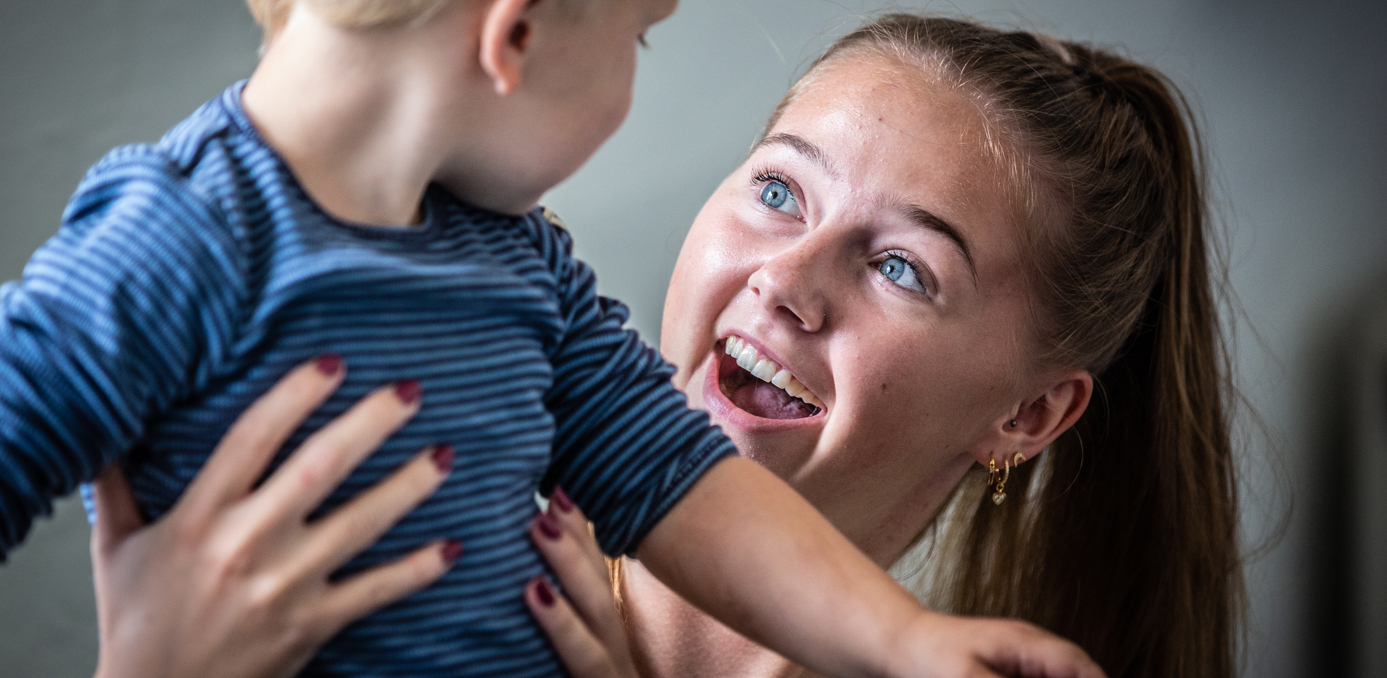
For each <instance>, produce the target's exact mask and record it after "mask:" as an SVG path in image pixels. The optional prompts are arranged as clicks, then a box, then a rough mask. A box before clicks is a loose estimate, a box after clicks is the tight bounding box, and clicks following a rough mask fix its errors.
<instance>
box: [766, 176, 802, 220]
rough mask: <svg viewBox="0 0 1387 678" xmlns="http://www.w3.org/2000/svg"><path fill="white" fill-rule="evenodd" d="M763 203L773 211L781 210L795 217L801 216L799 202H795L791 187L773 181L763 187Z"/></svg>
mask: <svg viewBox="0 0 1387 678" xmlns="http://www.w3.org/2000/svg"><path fill="white" fill-rule="evenodd" d="M761 202H762V203H763V204H765V205H766V207H769V208H771V209H775V210H780V211H781V212H784V213H786V214H789V215H790V216H793V217H798V216H799V202H797V201H796V200H795V196H794V194H793V193H790V187H789V186H786V185H785V184H783V183H781V182H779V181H776V180H774V179H771V180H769V181H767V182H766V184H765V185H764V186H762V187H761Z"/></svg>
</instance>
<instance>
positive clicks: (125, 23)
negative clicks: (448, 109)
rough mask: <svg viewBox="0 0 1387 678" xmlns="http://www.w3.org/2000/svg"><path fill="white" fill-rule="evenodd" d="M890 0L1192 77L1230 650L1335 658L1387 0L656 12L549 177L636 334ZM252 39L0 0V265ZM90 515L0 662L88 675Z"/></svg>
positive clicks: (12, 597) (209, 18)
mask: <svg viewBox="0 0 1387 678" xmlns="http://www.w3.org/2000/svg"><path fill="white" fill-rule="evenodd" d="M893 7H899V8H908V9H918V8H927V9H930V10H934V11H941V12H947V13H952V14H967V15H972V16H977V17H980V18H982V19H985V20H988V21H992V22H997V23H1003V24H1010V25H1019V26H1022V27H1026V28H1037V29H1040V30H1044V31H1046V32H1050V33H1054V34H1057V35H1061V36H1065V37H1070V38H1079V39H1088V40H1094V41H1097V42H1100V43H1107V44H1118V45H1122V46H1124V48H1125V49H1126V50H1127V51H1128V52H1129V53H1130V54H1132V55H1133V56H1135V57H1137V58H1139V59H1142V60H1145V61H1148V62H1152V63H1154V64H1156V65H1157V66H1158V67H1160V68H1162V69H1163V70H1165V71H1166V72H1167V73H1169V74H1170V75H1171V76H1173V77H1174V79H1175V80H1176V81H1177V82H1178V83H1180V84H1181V86H1182V87H1184V88H1185V90H1186V92H1187V93H1188V94H1190V95H1191V97H1192V99H1193V101H1194V102H1195V105H1196V107H1197V108H1198V109H1199V111H1200V112H1201V113H1202V115H1203V117H1204V120H1203V122H1204V125H1205V127H1204V129H1205V132H1206V134H1207V139H1208V142H1209V147H1210V150H1211V153H1212V156H1213V170H1214V177H1215V180H1216V182H1217V186H1218V189H1219V192H1218V198H1219V206H1220V210H1221V214H1222V215H1223V218H1224V224H1225V226H1226V231H1227V237H1226V240H1227V250H1228V255H1229V260H1230V264H1231V288H1232V291H1233V293H1234V294H1235V295H1236V297H1237V301H1238V304H1239V309H1240V310H1239V312H1237V313H1235V314H1230V317H1229V318H1228V325H1229V328H1230V330H1231V331H1232V332H1233V335H1234V338H1235V341H1236V345H1237V346H1236V347H1237V354H1236V365H1237V370H1238V373H1237V380H1238V384H1239V386H1240V387H1241V389H1242V390H1243V391H1244V393H1245V394H1246V397H1247V403H1248V406H1249V407H1248V409H1247V411H1245V412H1244V413H1243V415H1242V416H1241V419H1240V431H1241V433H1240V435H1241V436H1242V439H1243V442H1244V447H1245V456H1244V463H1245V469H1246V473H1245V478H1246V482H1245V484H1244V497H1245V505H1244V511H1245V515H1246V518H1245V521H1244V522H1245V532H1246V537H1247V540H1248V548H1249V552H1251V551H1253V550H1254V548H1255V547H1257V546H1259V545H1260V546H1263V547H1264V548H1261V549H1259V550H1257V553H1255V554H1254V556H1255V557H1254V558H1253V559H1252V560H1251V562H1250V565H1249V569H1248V575H1249V583H1250V587H1251V593H1252V615H1251V620H1250V634H1249V648H1248V650H1249V651H1248V663H1247V671H1246V673H1247V674H1248V675H1252V676H1317V675H1345V673H1346V672H1349V671H1350V670H1351V669H1352V668H1353V662H1352V657H1354V656H1355V655H1354V652H1355V649H1356V648H1368V647H1371V645H1370V644H1371V643H1377V644H1379V645H1380V644H1381V641H1382V640H1383V639H1384V638H1387V634H1383V633H1380V632H1381V631H1382V630H1383V629H1382V627H1381V626H1378V627H1376V630H1371V629H1365V628H1364V627H1363V626H1362V624H1361V623H1360V622H1359V621H1357V620H1356V618H1355V615H1359V616H1360V617H1361V616H1363V615H1366V614H1377V615H1378V618H1379V619H1381V614H1382V610H1381V606H1382V604H1383V602H1382V601H1383V600H1384V598H1383V593H1382V589H1381V588H1378V589H1376V591H1377V592H1376V593H1375V594H1374V593H1373V592H1372V591H1370V590H1368V591H1365V590H1364V589H1363V588H1360V585H1362V584H1363V582H1364V579H1363V577H1364V576H1366V575H1375V574H1376V575H1378V576H1381V575H1380V574H1379V573H1375V572H1363V571H1361V570H1358V569H1355V567H1354V564H1353V561H1352V560H1351V558H1350V557H1349V554H1350V553H1351V552H1353V551H1354V549H1355V548H1359V547H1361V546H1362V545H1363V543H1364V542H1365V541H1366V542H1368V543H1371V544H1374V545H1379V546H1380V544H1381V543H1383V541H1384V540H1387V535H1383V534H1380V533H1379V534H1376V535H1368V534H1365V533H1364V532H1363V530H1362V526H1363V525H1365V524H1368V522H1367V519H1368V518H1369V517H1374V518H1375V519H1376V520H1377V521H1379V522H1378V523H1377V524H1379V525H1381V524H1382V523H1381V520H1382V515H1381V514H1380V513H1379V514H1376V515H1375V516H1364V515H1362V510H1363V509H1362V508H1361V507H1362V506H1366V503H1365V502H1366V501H1367V500H1368V498H1370V497H1371V495H1372V494H1373V493H1374V492H1377V493H1380V492H1387V478H1381V479H1374V478H1366V479H1365V478H1359V479H1358V484H1359V486H1361V487H1362V488H1366V491H1359V492H1357V493H1355V491H1354V490H1352V486H1353V481H1354V478H1355V476H1356V471H1355V468H1357V467H1356V466H1355V462H1354V460H1353V457H1352V456H1351V453H1350V452H1349V451H1348V447H1347V445H1348V443H1349V438H1348V436H1347V434H1346V433H1345V431H1346V430H1347V427H1348V426H1350V424H1351V423H1352V422H1350V421H1348V419H1347V415H1346V414H1345V413H1346V412H1347V410H1348V407H1347V403H1348V400H1347V399H1348V397H1349V396H1347V395H1346V393H1347V390H1346V386H1345V384H1346V383H1347V380H1348V378H1349V377H1350V376H1351V375H1352V373H1353V372H1354V367H1355V366H1354V365H1353V364H1351V362H1350V361H1348V360H1347V359H1346V358H1345V357H1344V355H1345V353H1344V347H1345V346H1346V345H1347V344H1346V342H1348V341H1349V339H1350V338H1351V337H1352V336H1353V335H1354V332H1355V329H1354V328H1355V327H1357V325H1358V323H1359V322H1360V318H1359V317H1358V316H1359V314H1360V313H1361V311H1360V310H1359V309H1361V308H1363V307H1365V306H1370V305H1378V304H1374V303H1372V302H1374V301H1375V300H1381V299H1382V298H1383V296H1384V292H1387V190H1384V188H1383V184H1384V179H1387V135H1385V134H1384V132H1387V123H1385V122H1384V116H1383V113H1384V109H1385V108H1387V106H1385V105H1387V68H1384V66H1387V58H1384V57H1383V50H1384V48H1387V38H1384V36H1387V10H1385V9H1384V4H1382V3H1367V2H1364V3H1354V2H1348V1H1339V0H1334V1H1329V2H1270V3H1267V2H1249V1H1247V0H1225V1H1221V2H1214V1H1212V0H1149V1H1145V2H1102V1H1099V0H1034V1H1032V2H1020V1H1006V0H978V1H976V2H974V1H962V0H960V1H959V2H957V3H956V4H954V3H939V2H933V3H921V2H900V3H890V4H888V3H885V2H880V1H876V0H686V2H685V3H684V5H683V7H681V8H680V10H679V12H678V13H677V14H676V15H675V16H674V18H672V19H671V20H670V21H668V22H667V23H665V24H662V25H660V26H658V27H657V28H656V29H655V30H654V31H652V33H651V35H650V38H651V43H652V45H653V48H652V49H651V50H650V51H649V52H648V53H646V54H643V55H642V62H641V71H640V76H639V78H638V82H637V95H636V104H635V108H634V109H633V111H632V113H631V117H630V119H629V120H628V121H627V123H626V125H625V126H624V127H623V128H622V130H621V131H620V132H619V133H618V134H617V136H616V137H615V138H613V139H612V140H611V141H610V142H609V143H608V144H607V145H606V147H604V148H603V150H602V151H601V152H600V153H599V154H598V155H597V157H595V158H594V159H593V161H592V162H591V163H590V164H589V165H588V166H587V167H586V168H585V169H583V170H582V172H581V173H580V174H579V175H577V176H575V177H574V178H573V179H571V180H570V181H568V182H567V183H565V184H564V185H563V186H560V187H559V188H557V189H555V191H554V192H553V194H552V195H551V196H550V198H549V200H548V202H549V204H550V205H551V206H553V207H554V208H555V209H557V210H558V212H559V213H560V214H562V215H563V216H564V218H565V219H566V220H567V221H568V223H569V224H570V226H571V227H572V228H573V230H574V231H575V234H576V237H577V241H578V251H579V253H580V255H582V256H583V257H585V258H586V259H587V260H588V261H590V262H592V263H593V264H594V265H595V266H596V268H597V270H598V272H599V275H600V277H601V280H602V289H603V291H604V292H605V293H607V294H610V295H613V296H616V297H619V298H621V299H624V300H626V301H627V302H628V303H630V305H631V306H632V307H633V309H634V318H633V322H634V324H635V326H636V327H637V328H639V329H640V330H641V331H642V332H643V333H644V334H645V335H646V336H647V337H648V338H649V339H651V340H652V341H653V340H656V339H658V336H657V332H658V329H659V318H660V308H661V304H662V299H663V291H664V287H665V282H666V281H667V279H668V275H669V271H670V269H671V267H672V265H673V262H674V258H675V256H676V254H677V252H678V249H679V245H680V243H681V241H682V238H683V234H684V232H685V229H686V228H687V226H688V224H689V223H690V222H691V220H692V219H693V216H694V214H695V213H696V212H697V210H698V208H699V207H700V205H701V204H702V201H703V199H704V198H705V197H706V196H707V195H708V194H709V193H710V192H711V191H712V189H713V188H714V187H715V186H716V185H717V183H718V182H719V181H720V180H721V178H722V177H723V176H724V175H725V173H726V172H727V171H729V170H730V169H731V168H732V167H734V166H735V165H736V164H737V163H738V162H739V161H740V159H741V157H742V155H743V154H744V153H745V151H746V149H747V148H748V145H749V144H750V143H751V142H752V140H753V139H754V137H755V135H756V132H757V131H758V129H759V127H760V125H761V124H762V121H763V119H764V117H765V115H766V114H767V113H768V112H769V110H770V109H771V107H772V106H773V105H774V104H775V102H776V101H777V100H778V98H779V97H780V95H781V94H782V93H783V91H784V90H785V88H786V87H787V85H788V84H789V83H790V82H791V81H792V80H793V77H794V75H795V74H796V73H797V72H798V71H799V70H800V69H801V68H802V67H803V66H804V65H805V64H806V63H807V61H808V60H810V59H811V58H812V57H813V56H814V55H815V54H817V52H818V51H819V50H820V49H822V48H823V47H824V46H825V45H826V44H827V43H828V42H829V41H830V40H832V39H833V38H834V37H836V36H837V35H840V34H842V33H843V32H845V31H847V30H849V29H850V28H852V27H853V26H855V25H856V24H857V23H858V21H859V16H860V15H862V14H867V13H872V12H878V11H881V10H883V9H889V8H893ZM258 39H259V36H258V31H257V29H256V28H255V26H254V25H253V23H252V22H251V21H250V19H249V17H248V15H247V13H246V11H245V10H244V8H243V6H242V5H241V3H240V2H238V1H237V0H200V1H199V2H187V1H184V2H177V1H174V0H4V2H3V3H0V280H3V279H13V278H16V277H18V276H19V275H20V273H21V269H22V266H23V264H24V262H25V260H26V259H27V258H28V256H29V254H30V253H31V252H32V251H33V250H34V249H35V248H36V247H37V246H38V245H39V244H40V243H42V242H43V240H44V239H46V238H48V237H49V236H51V235H52V234H53V232H54V231H55V230H56V228H57V224H58V219H59V215H60V213H61V211H62V209H63V205H64V204H65V202H66V200H67V197H68V196H69V195H70V193H71V191H72V189H73V187H74V186H75V185H76V183H77V181H78V179H79V178H80V177H81V176H82V174H83V172H84V171H85V169H86V167H87V166H89V165H90V164H91V163H93V162H94V161H96V160H97V159H98V158H99V157H100V156H101V155H102V154H103V153H104V152H105V151H106V150H107V149H109V148H111V147H112V146H115V145H118V144H122V143H128V142H133V141H152V140H155V139H157V138H158V136H159V135H160V134H161V133H162V132H163V130H165V129H167V128H168V127H169V126H171V125H172V124H174V123H175V122H177V121H178V120H180V119H181V118H183V117H184V116H185V115H187V113H188V112H190V111H191V110H192V109H193V108H194V107H196V106H197V105H198V104H200V103H201V102H203V101H204V100H206V99H208V98H210V97H212V96H214V95H215V94H216V93H217V92H218V91H220V90H221V89H222V88H223V87H224V86H225V85H227V84H229V83H231V82H233V81H234V80H237V79H239V78H242V77H245V76H247V75H248V74H249V73H250V72H251V70H252V68H253V67H254V65H255V53H256V47H257V44H258ZM1379 468H1381V465H1379ZM1115 482H1121V480H1120V479H1116V480H1115ZM1292 504H1294V511H1293V512H1292V513H1289V514H1288V511H1290V509H1291V506H1292ZM1378 506H1379V507H1380V506H1381V503H1379V504H1378ZM1286 515H1290V516H1291V519H1290V522H1289V524H1288V527H1287V529H1286V530H1285V532H1284V538H1283V539H1281V540H1280V541H1277V542H1271V543H1268V542H1267V541H1266V540H1267V538H1268V537H1269V536H1270V535H1273V534H1275V533H1277V532H1278V529H1277V528H1278V525H1279V524H1280V523H1281V519H1282V517H1283V516H1286ZM87 535H88V530H87V527H86V525H85V523H84V520H83V518H82V515H81V509H80V505H79V504H78V502H76V501H75V500H72V499H69V500H66V501H64V502H61V503H60V504H59V505H58V507H57V510H56V513H55V515H54V517H53V518H52V519H49V520H44V521H42V522H41V523H40V524H39V525H38V527H37V528H36V530H35V531H34V533H33V535H32V536H31V537H30V539H29V541H28V543H27V544H26V545H25V546H24V547H23V548H21V549H20V550H19V551H18V552H17V553H15V554H14V556H13V558H12V559H11V561H10V562H9V563H8V564H6V565H3V566H0V676H5V677H9V676H54V677H62V676H83V675H90V673H91V671H92V669H93V667H94V666H95V658H96V649H95V648H96V630H95V623H94V614H95V612H94V606H93V603H92V600H91V583H90V581H91V580H90V576H91V573H90V565H89V562H88V556H87V552H86V539H87ZM1379 550H1380V549H1379ZM1354 577H1359V578H1358V579H1355V578H1354ZM1378 585H1379V586H1380V585H1381V584H1380V580H1379V584H1378ZM1365 595H1375V596H1376V598H1375V600H1376V601H1377V602H1376V603H1372V602H1363V601H1364V600H1365V597H1364V596H1365ZM1366 600H1369V601H1371V600H1374V598H1371V597H1370V598H1366ZM1379 651H1380V650H1379ZM1364 675H1366V674H1364ZM1378 675H1382V674H1378Z"/></svg>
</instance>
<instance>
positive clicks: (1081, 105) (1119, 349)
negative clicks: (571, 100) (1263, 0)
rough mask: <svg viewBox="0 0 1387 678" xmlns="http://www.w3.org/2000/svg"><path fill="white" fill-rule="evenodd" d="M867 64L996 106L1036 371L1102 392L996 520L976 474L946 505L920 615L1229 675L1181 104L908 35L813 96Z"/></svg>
mask: <svg viewBox="0 0 1387 678" xmlns="http://www.w3.org/2000/svg"><path fill="white" fill-rule="evenodd" d="M859 54H870V55H876V56H882V57H887V58H895V59H901V60H904V61H906V62H907V63H913V64H917V65H919V66H920V67H922V68H929V69H933V73H934V74H936V75H943V76H944V77H946V78H953V79H954V80H955V81H956V83H957V84H959V85H961V86H963V87H965V88H969V89H970V90H971V91H972V92H973V93H975V94H976V95H977V96H979V97H980V98H982V99H984V100H988V101H991V102H993V103H995V104H997V105H995V106H990V107H988V108H987V110H989V111H990V113H989V115H990V116H992V117H993V118H996V119H994V120H992V121H991V122H992V123H995V124H996V125H997V126H998V128H999V129H1000V130H1002V131H1003V134H1004V135H1005V136H1009V137H1010V140H1011V141H1012V144H1011V146H1010V147H1011V149H1012V150H1011V152H1010V161H1011V162H1012V163H1013V168H1012V169H1013V171H1012V176H1015V177H1018V178H1019V179H1018V183H1019V184H1021V186H1020V187H1019V188H1018V191H1019V194H1018V203H1019V205H1020V206H1021V210H1020V211H1021V213H1022V218H1021V221H1022V223H1023V226H1024V227H1023V237H1024V238H1025V241H1026V242H1025V244H1026V246H1027V247H1029V248H1030V249H1031V250H1032V251H1033V253H1034V254H1033V256H1032V257H1029V259H1031V260H1033V261H1035V262H1036V263H1035V269H1034V270H1033V271H1031V272H1030V275H1031V279H1032V289H1033V290H1035V295H1034V296H1035V316H1036V318H1037V325H1038V326H1039V331H1038V334H1039V336H1040V341H1039V344H1040V346H1041V347H1042V351H1043V354H1042V355H1041V356H1040V357H1039V359H1040V361H1041V363H1042V364H1045V365H1050V366H1055V367H1074V366H1077V367H1082V368H1086V369H1088V370H1089V372H1090V373H1091V374H1093V375H1094V377H1095V393H1094V397H1093V399H1092V401H1091V404H1090V405H1089V407H1088V410H1087V412H1086V413H1085V414H1084V415H1083V416H1082V417H1080V419H1079V420H1078V422H1077V423H1076V424H1075V425H1074V427H1073V428H1072V429H1071V430H1069V431H1067V432H1066V433H1065V434H1064V435H1062V436H1061V437H1060V438H1059V439H1057V440H1056V441H1055V443H1053V444H1052V445H1051V447H1050V449H1049V450H1048V451H1047V452H1046V453H1045V454H1043V455H1041V458H1040V459H1039V460H1037V462H1036V463H1032V464H1026V465H1025V466H1022V467H1019V468H1017V469H1015V470H1014V471H1013V472H1012V477H1011V481H1010V482H1009V483H1008V484H1007V493H1008V495H1009V497H1012V498H1013V500H1012V501H1008V502H1006V503H1005V504H1003V505H1001V506H994V505H993V504H992V502H991V501H988V499H987V493H986V492H984V491H983V490H984V487H983V485H984V477H985V473H984V472H983V471H982V470H981V469H980V468H975V469H974V471H973V472H971V473H970V477H969V478H966V479H965V481H964V483H963V484H962V485H961V486H960V487H959V489H957V490H956V491H955V495H954V498H953V499H952V500H951V501H950V505H949V506H948V507H947V509H946V511H945V513H944V514H943V515H944V516H945V517H944V518H941V519H940V521H939V522H938V524H937V525H936V526H935V527H936V530H937V531H938V532H937V534H938V539H937V541H936V543H935V549H934V552H933V557H934V558H936V561H937V567H936V569H935V570H934V571H933V572H932V576H931V577H930V581H931V584H932V588H933V590H932V592H931V594H930V595H929V596H928V599H929V601H930V602H931V603H933V604H935V605H936V606H938V607H940V608H942V609H944V610H946V611H949V612H954V613H960V614H975V615H1001V616H1015V617H1019V618H1022V619H1026V620H1029V621H1032V622H1034V623H1037V624H1039V625H1041V626H1043V627H1045V628H1048V629H1050V630H1051V631H1054V632H1056V633H1058V634H1060V635H1062V636H1065V637H1067V638H1070V639H1072V640H1074V641H1075V642H1077V643H1078V644H1079V645H1080V646H1081V647H1083V648H1084V649H1085V650H1086V651H1087V652H1089V654H1090V655H1091V656H1093V658H1094V659H1095V660H1096V661H1098V663H1099V664H1100V665H1101V666H1103V668H1104V669H1105V670H1106V671H1107V673H1108V675H1110V676H1115V677H1116V676H1152V677H1155V676H1162V677H1167V676H1216V677H1220V678H1223V677H1228V676H1232V675H1233V674H1234V673H1235V672H1236V670H1237V667H1236V659H1235V648H1236V647H1237V646H1238V642H1237V641H1238V634H1239V632H1240V629H1241V615H1242V609H1243V606H1244V599H1243V598H1244V589H1243V581H1242V571H1241V561H1240V558H1239V555H1238V540H1237V525H1238V512H1237V487H1236V483H1235V477H1234V469H1233V458H1232V444H1231V441H1230V434H1229V424H1228V421H1227V400H1228V395H1229V386H1228V382H1227V378H1226V375H1227V374H1228V364H1227V359H1226V355H1225V352H1224V343H1223V340H1222V338H1221V335H1220V327H1219V322H1218V313H1217V306H1216V304H1215V300H1214V295H1213V287H1212V277H1211V271H1210V264H1211V262H1210V261H1209V256H1208V246H1207V244H1206V240H1207V238H1208V235H1209V234H1208V233H1207V232H1206V230H1207V226H1208V223H1207V222H1208V213H1207V209H1208V208H1207V201H1206V200H1207V199H1206V195H1205V192H1206V189H1205V176H1204V168H1203V162H1202V158H1203V151H1202V149H1201V146H1200V139H1199V136H1198V133H1197V131H1196V129H1195V127H1194V125H1193V123H1192V121H1191V116H1190V112H1189V106H1188V104H1187V103H1186V102H1185V100H1184V98H1183V97H1182V96H1181V95H1180V94H1179V92H1178V90H1177V89H1176V88H1175V87H1174V86H1173V85H1172V84H1171V83H1170V82H1169V81H1168V80H1167V79H1166V78H1165V77H1164V76H1162V75H1161V74H1159V73H1157V72H1156V71H1154V70H1152V69H1150V68H1147V67H1145V66H1142V65H1140V64H1136V63H1133V62H1131V61H1128V60H1126V59H1122V58H1120V57H1117V56H1113V55H1111V54H1107V53H1104V52H1101V51H1096V50H1093V49H1090V48H1088V47H1085V46H1083V45H1078V44H1074V43H1065V42H1060V41H1058V40H1055V39H1053V38H1048V37H1045V36H1035V35H1032V34H1029V33H1004V32H1001V31H997V30H993V29H990V28H986V27H982V26H978V25H976V24H972V23H967V22H960V21H953V20H947V19H926V18H920V17H915V16H910V15H890V16H886V17H883V18H882V19H880V20H878V21H876V22H874V23H872V24H871V25H869V26H866V27H864V28H862V29H859V30H858V31H856V32H855V33H853V34H851V35H849V36H847V37H845V38H843V39H842V40H840V41H839V42H838V43H837V44H835V46H834V47H832V48H830V50H829V51H828V53H827V54H825V56H824V57H823V58H821V60H820V61H819V62H818V63H816V64H815V66H814V67H813V68H811V70H810V76H806V77H812V75H813V74H814V72H815V71H816V70H817V69H818V68H819V67H820V66H821V65H822V64H824V63H827V62H830V61H832V60H835V59H839V58H844V57H845V56H849V55H859ZM965 66H966V68H965ZM799 89H800V86H797V87H796V88H795V89H792V90H791V93H790V95H789V97H791V98H793V97H794V96H795V95H796V93H797V91H798V90H799ZM781 110H783V105H782V108H781Z"/></svg>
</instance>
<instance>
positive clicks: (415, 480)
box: [302, 445, 453, 574]
mask: <svg viewBox="0 0 1387 678" xmlns="http://www.w3.org/2000/svg"><path fill="white" fill-rule="evenodd" d="M452 469H453V448H452V446H451V445H439V446H435V447H432V448H429V449H427V450H425V451H424V452H422V453H420V454H419V455H418V456H416V457H415V458H414V460H412V461H410V462H409V463H408V464H405V465H404V466H403V467H401V468H400V470H398V471H396V472H395V473H394V474H393V475H391V476H390V477H389V478H387V479H385V480H383V481H381V482H379V483H377V484H376V485H375V486H374V487H372V488H371V489H369V490H367V491H366V492H364V493H362V494H361V495H359V496H357V497H356V498H355V499H353V500H352V501H351V502H350V503H348V504H346V505H345V506H342V507H341V508H338V509H337V510H335V511H333V512H332V513H331V514H330V515H328V516H326V517H324V518H322V519H321V520H318V521H317V522H315V523H314V524H313V526H312V528H311V529H310V531H309V536H308V540H307V542H308V547H307V548H305V549H303V550H302V551H303V552H304V553H305V554H313V555H312V556H310V557H312V558H313V559H314V560H315V561H317V562H309V563H305V564H306V565H307V566H308V567H309V568H312V569H316V570H321V571H322V572H323V573H324V574H326V573H328V572H332V571H334V570H336V569H337V568H338V567H340V566H341V565H342V564H343V563H345V562H347V561H348V560H350V559H351V558H352V556H355V555H356V554H358V553H360V552H361V551H362V550H364V549H365V548H366V547H367V546H370V545H371V544H373V543H375V541H376V540H377V539H379V538H380V536H381V535H382V534H385V532H386V530H389V529H390V528H391V526H393V525H394V524H395V523H397V522H399V520H400V518H402V517H404V515H405V514H406V513H409V512H410V511H412V510H413V509H414V507H416V506H418V505H419V504H420V503H422V502H423V501H424V499H426V498H427V497H428V496H429V495H431V494H433V492H434V490H436V489H438V486H439V485H440V484H442V482H443V479H444V478H447V477H448V473H449V472H450V471H452Z"/></svg>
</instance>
